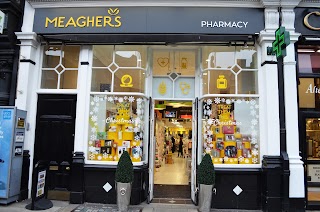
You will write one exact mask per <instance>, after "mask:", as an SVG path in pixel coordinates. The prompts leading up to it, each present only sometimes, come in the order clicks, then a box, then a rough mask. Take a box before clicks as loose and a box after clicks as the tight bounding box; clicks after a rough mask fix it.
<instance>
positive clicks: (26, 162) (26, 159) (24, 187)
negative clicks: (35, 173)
mask: <svg viewBox="0 0 320 212" xmlns="http://www.w3.org/2000/svg"><path fill="white" fill-rule="evenodd" d="M29 168H30V155H29V150H24V151H23V162H22V174H21V186H20V195H19V201H22V200H25V199H28V193H29V189H28V183H29Z"/></svg>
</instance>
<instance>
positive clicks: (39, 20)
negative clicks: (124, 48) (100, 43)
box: [33, 7, 264, 35]
mask: <svg viewBox="0 0 320 212" xmlns="http://www.w3.org/2000/svg"><path fill="white" fill-rule="evenodd" d="M235 17H236V18H235ZM263 29H264V11H263V9H262V8H199V7H194V8H192V7H187V8H185V7H112V8H102V7H92V8H90V7H89V8H37V9H36V10H35V17H34V25H33V31H34V32H36V33H38V34H58V33H68V34H79V33H86V34H87V33H192V34H194V33H210V34H240V35H241V34H245V35H248V34H255V33H259V32H260V31H261V30H263Z"/></svg>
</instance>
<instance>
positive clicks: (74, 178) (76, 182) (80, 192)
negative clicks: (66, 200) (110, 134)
mask: <svg viewBox="0 0 320 212" xmlns="http://www.w3.org/2000/svg"><path fill="white" fill-rule="evenodd" d="M70 182H71V185H70V190H71V191H70V203H72V204H82V203H84V200H85V197H84V194H85V192H84V153H83V152H75V153H74V154H73V157H72V164H71V179H70Z"/></svg>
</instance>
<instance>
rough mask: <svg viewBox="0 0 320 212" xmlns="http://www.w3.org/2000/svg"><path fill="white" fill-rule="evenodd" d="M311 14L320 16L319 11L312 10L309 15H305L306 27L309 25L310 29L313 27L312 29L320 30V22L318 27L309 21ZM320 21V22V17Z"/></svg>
mask: <svg viewBox="0 0 320 212" xmlns="http://www.w3.org/2000/svg"><path fill="white" fill-rule="evenodd" d="M310 16H320V12H317V11H315V12H311V13H309V14H308V15H306V16H305V17H304V19H303V23H304V25H306V27H308V28H309V29H311V30H320V24H319V27H317V26H312V25H311V24H310V23H309V18H310ZM318 23H320V17H319V21H318Z"/></svg>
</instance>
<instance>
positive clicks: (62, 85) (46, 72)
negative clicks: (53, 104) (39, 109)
mask: <svg viewBox="0 0 320 212" xmlns="http://www.w3.org/2000/svg"><path fill="white" fill-rule="evenodd" d="M79 54H80V46H64V45H60V46H53V45H49V46H45V47H44V51H43V61H42V69H41V70H42V75H41V86H40V87H41V88H43V89H76V88H77V80H78V67H79Z"/></svg>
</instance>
